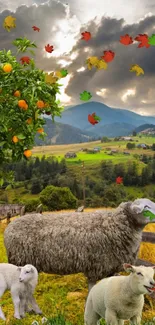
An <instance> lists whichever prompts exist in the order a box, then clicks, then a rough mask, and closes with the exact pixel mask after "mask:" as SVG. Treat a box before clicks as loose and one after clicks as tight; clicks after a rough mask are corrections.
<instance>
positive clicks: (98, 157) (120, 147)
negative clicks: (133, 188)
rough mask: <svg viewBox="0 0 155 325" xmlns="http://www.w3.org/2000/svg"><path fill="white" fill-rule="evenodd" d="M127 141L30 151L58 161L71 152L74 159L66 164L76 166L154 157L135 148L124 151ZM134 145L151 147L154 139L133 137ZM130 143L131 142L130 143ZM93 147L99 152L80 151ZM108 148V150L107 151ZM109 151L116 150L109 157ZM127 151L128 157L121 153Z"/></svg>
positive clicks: (96, 142) (81, 144) (149, 152)
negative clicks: (139, 144)
mask: <svg viewBox="0 0 155 325" xmlns="http://www.w3.org/2000/svg"><path fill="white" fill-rule="evenodd" d="M128 142H129V141H113V140H112V141H110V142H107V143H101V141H93V142H86V143H78V144H67V145H54V146H40V147H34V149H33V150H32V152H33V156H37V157H39V158H41V157H42V156H43V155H45V156H46V157H50V156H55V157H57V158H58V160H61V159H62V158H63V157H64V155H65V154H66V153H67V152H69V151H73V152H75V153H76V155H77V157H76V158H67V159H66V161H67V163H68V164H71V165H78V164H80V163H81V161H85V163H86V164H88V165H90V164H91V165H95V164H98V163H99V162H100V161H102V160H111V161H113V162H114V163H120V162H126V161H129V160H130V161H133V160H136V157H135V155H137V154H138V155H142V154H147V155H150V156H152V155H154V151H152V150H150V149H148V150H144V149H139V148H135V149H132V150H129V149H126V144H127V143H128ZM133 142H134V143H136V144H138V143H145V144H148V145H152V144H153V143H155V138H153V137H141V138H139V137H134V141H133ZM131 143H132V142H131ZM94 147H101V151H100V152H98V153H87V152H83V151H81V149H82V148H83V149H86V148H87V149H90V150H92V149H93V148H94ZM106 148H108V149H109V150H107V149H106ZM110 150H117V151H118V152H117V153H114V154H113V155H109V154H108V153H109V152H110ZM124 151H127V152H129V153H130V155H125V154H124V153H123V152H124Z"/></svg>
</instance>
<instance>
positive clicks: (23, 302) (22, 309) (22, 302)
mask: <svg viewBox="0 0 155 325" xmlns="http://www.w3.org/2000/svg"><path fill="white" fill-rule="evenodd" d="M26 302H27V300H26V299H25V298H23V297H22V298H21V299H20V316H21V317H22V318H24V317H25V311H26Z"/></svg>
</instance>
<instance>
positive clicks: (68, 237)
mask: <svg viewBox="0 0 155 325" xmlns="http://www.w3.org/2000/svg"><path fill="white" fill-rule="evenodd" d="M145 205H147V206H148V205H150V206H151V208H152V209H154V211H155V203H153V202H151V201H150V200H147V199H139V200H136V201H134V202H125V203H121V204H120V205H119V206H118V208H117V209H115V210H112V211H104V212H103V211H102V212H99V211H98V212H95V213H92V212H81V213H80V212H76V213H75V212H70V213H69V212H66V213H51V214H46V215H40V214H33V215H31V214H27V215H25V216H22V217H21V218H19V219H16V220H14V221H12V222H11V223H10V224H9V225H8V226H7V228H6V229H5V232H4V243H5V247H6V251H7V256H8V261H9V263H13V264H18V265H24V264H26V263H30V264H32V263H33V265H35V267H36V268H37V270H38V271H39V272H45V273H56V274H60V275H65V274H75V273H80V272H82V273H84V274H85V276H86V277H87V278H88V284H89V290H90V288H91V287H92V286H93V285H94V284H95V283H96V281H97V280H101V279H102V278H104V277H108V276H111V275H113V274H114V273H117V272H120V271H122V264H123V263H127V262H130V263H131V264H134V262H135V260H136V257H137V254H138V251H139V246H140V242H141V237H142V230H143V228H144V227H145V226H146V225H147V224H148V223H149V222H150V219H149V217H144V216H143V210H144V209H145ZM147 209H148V208H147ZM151 222H155V219H154V220H152V221H151Z"/></svg>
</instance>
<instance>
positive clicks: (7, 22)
mask: <svg viewBox="0 0 155 325" xmlns="http://www.w3.org/2000/svg"><path fill="white" fill-rule="evenodd" d="M15 21H16V18H14V17H12V16H7V17H6V18H5V19H4V22H3V27H4V28H5V29H6V30H7V31H8V32H10V30H11V28H15V27H16V24H15Z"/></svg>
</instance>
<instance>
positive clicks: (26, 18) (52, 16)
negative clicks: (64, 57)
mask: <svg viewBox="0 0 155 325" xmlns="http://www.w3.org/2000/svg"><path fill="white" fill-rule="evenodd" d="M40 2H41V1H40ZM9 15H12V16H13V17H15V18H16V28H15V29H12V30H11V32H7V31H6V30H5V29H4V28H1V33H0V44H1V49H3V48H5V49H6V50H8V49H11V50H13V49H14V50H15V48H14V46H13V45H12V42H13V40H14V39H15V38H17V37H24V36H25V37H27V38H28V39H30V40H31V41H35V43H36V45H37V47H38V49H37V50H36V51H35V53H36V57H35V61H36V64H37V66H38V67H39V68H41V69H45V70H52V69H55V68H57V67H59V65H58V64H57V61H58V59H56V58H54V56H53V57H52V55H51V58H50V59H49V58H47V57H46V56H45V52H44V47H45V45H46V44H47V43H50V44H52V39H53V38H54V37H55V35H56V32H57V30H58V26H57V21H58V20H59V21H60V20H61V19H65V17H66V12H65V7H64V6H63V5H62V4H61V3H60V2H57V1H53V0H51V1H50V2H48V3H46V4H43V5H40V6H34V5H32V6H29V7H27V6H26V5H22V6H20V7H18V8H17V10H16V11H15V12H11V11H9V10H5V11H3V12H2V13H0V26H2V25H3V21H4V18H5V17H6V16H9ZM33 25H36V26H38V27H39V28H40V32H39V33H38V32H34V31H33V29H32V26H33ZM53 27H55V31H52V28H53ZM52 45H53V44H52ZM24 55H25V54H24Z"/></svg>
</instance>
